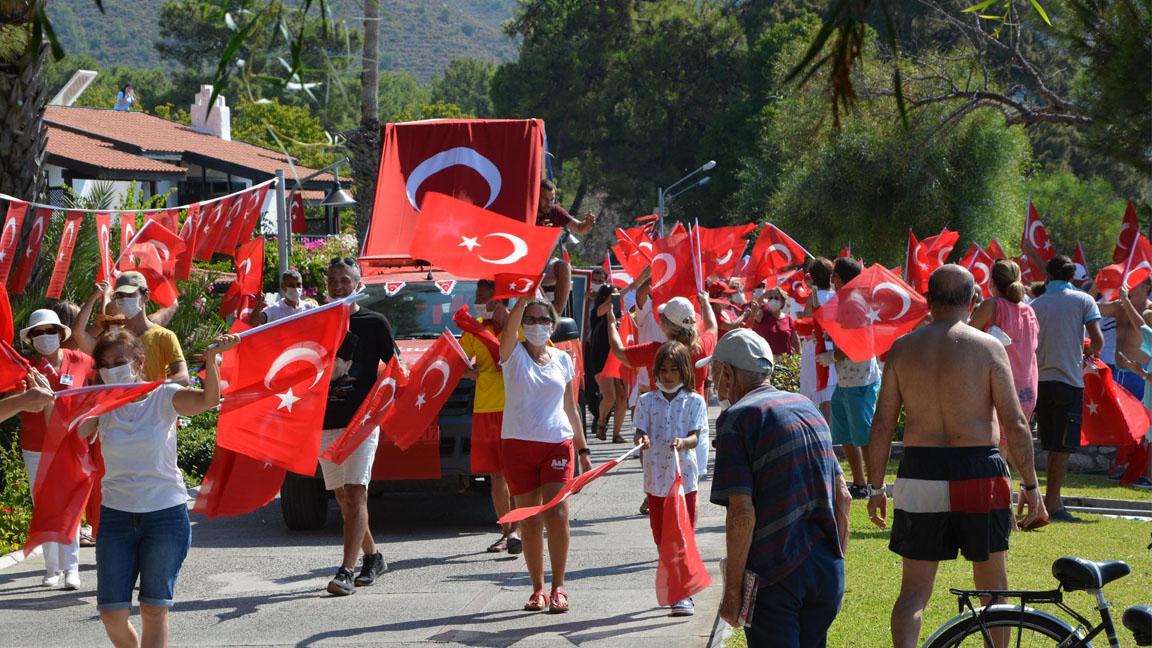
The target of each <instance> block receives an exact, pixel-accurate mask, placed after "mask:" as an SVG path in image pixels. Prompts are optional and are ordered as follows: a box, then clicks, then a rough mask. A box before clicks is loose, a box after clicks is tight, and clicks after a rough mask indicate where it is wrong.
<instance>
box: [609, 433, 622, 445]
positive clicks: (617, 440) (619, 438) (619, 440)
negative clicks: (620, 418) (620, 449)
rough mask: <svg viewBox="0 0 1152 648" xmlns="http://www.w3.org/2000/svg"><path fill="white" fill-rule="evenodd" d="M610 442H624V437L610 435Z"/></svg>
mask: <svg viewBox="0 0 1152 648" xmlns="http://www.w3.org/2000/svg"><path fill="white" fill-rule="evenodd" d="M612 443H624V437H622V436H620V435H619V434H614V435H612Z"/></svg>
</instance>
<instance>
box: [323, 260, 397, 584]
mask: <svg viewBox="0 0 1152 648" xmlns="http://www.w3.org/2000/svg"><path fill="white" fill-rule="evenodd" d="M359 286H360V269H359V267H358V266H357V265H356V262H355V261H354V260H352V259H333V260H332V262H331V264H329V266H328V297H329V298H330V299H340V298H343V297H347V296H348V295H351V294H352V292H353V291H354V290H356V288H357V287H359ZM395 348H396V343H395V342H394V341H393V339H392V327H391V325H389V324H388V319H387V318H386V317H384V316H383V315H381V314H380V313H375V312H372V311H369V310H366V309H363V308H360V306H359V305H358V304H356V303H353V304H352V315H351V317H350V319H349V322H348V333H347V335H345V337H344V342H343V344H341V345H340V349H339V350H338V351H337V353H336V361H335V366H334V367H333V369H332V378H331V382H330V383H329V385H328V406H327V408H326V409H325V410H324V431H323V433H322V436H321V446H320V447H321V450H323V448H326V447H328V446H330V445H331V444H332V442H334V441H335V440H336V439H337V438H338V437H339V436H340V434H341V433H342V432H343V431H344V428H345V427H347V425H348V423H349V421H351V420H352V417H353V416H354V415H355V414H356V410H357V409H358V408H359V407H360V403H362V402H363V401H364V399H365V398H366V397H367V396H368V394H369V392H371V391H372V386H373V385H375V384H376V374H377V370H378V368H379V365H380V363H381V362H384V363H387V362H388V361H389V360H391V359H392V354H393V351H394V350H395ZM379 439H380V430H375V431H374V432H373V433H372V436H370V437H368V438H367V439H365V440H364V443H363V444H361V445H360V447H359V448H357V449H356V451H355V452H353V453H352V454H351V455H350V456H349V457H348V458H347V459H346V460H345V461H344V463H342V464H334V463H332V462H330V461H327V460H325V459H321V460H320V469H321V470H322V471H323V473H324V486H325V488H327V489H328V490H331V491H333V492H334V493H335V494H336V501H337V502H338V503H339V504H340V515H341V516H342V517H343V519H344V561H343V563H342V564H341V565H340V568H339V569H338V570H337V571H336V576H335V577H333V578H332V580H331V581H329V582H328V588H327V589H328V592H329V593H331V594H333V595H336V596H344V595H347V594H351V593H353V592H355V591H356V586H364V585H371V584H372V583H373V582H374V581H375V580H376V577H377V576H379V575H381V574H383V573H384V570H385V569H387V564H386V563H385V562H384V556H383V555H381V554H380V552H379V551H378V550H377V548H376V543H375V541H374V540H373V538H372V530H371V529H370V528H369V527H368V482H369V481H370V480H371V479H372V460H373V459H374V458H375V456H376V445H377V444H378V442H379ZM361 549H363V550H364V564H363V566H362V567H361V569H360V575H359V576H356V577H355V578H353V574H352V570H353V569H354V568H355V567H356V557H357V555H358V554H359V553H360V550H361Z"/></svg>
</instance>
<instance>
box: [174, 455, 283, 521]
mask: <svg viewBox="0 0 1152 648" xmlns="http://www.w3.org/2000/svg"><path fill="white" fill-rule="evenodd" d="M287 472H288V471H286V470H284V469H283V468H281V467H279V466H274V465H272V464H270V463H267V462H265V461H261V460H258V459H253V458H252V457H248V456H245V455H242V454H240V453H239V452H233V451H231V450H229V449H228V448H222V447H220V446H219V445H217V446H216V451H215V453H214V454H213V455H212V464H211V465H210V466H208V473H207V474H206V475H204V481H202V482H200V491H199V494H198V495H197V496H196V502H195V503H194V504H193V505H192V510H193V511H194V512H196V513H203V514H204V515H206V516H208V517H210V518H214V517H219V516H222V515H243V514H245V513H251V512H252V511H255V510H256V509H258V508H261V507H263V506H264V505H265V504H267V503H269V502H271V501H272V500H274V499H276V496H277V495H278V494H280V485H281V484H283V483H284V477H285V476H286V474H287Z"/></svg>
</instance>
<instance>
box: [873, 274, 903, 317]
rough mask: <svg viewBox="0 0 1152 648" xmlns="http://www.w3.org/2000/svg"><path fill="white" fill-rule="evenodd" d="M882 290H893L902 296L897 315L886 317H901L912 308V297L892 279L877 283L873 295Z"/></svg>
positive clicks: (898, 295)
mask: <svg viewBox="0 0 1152 648" xmlns="http://www.w3.org/2000/svg"><path fill="white" fill-rule="evenodd" d="M881 290H888V291H891V292H893V293H895V294H896V296H897V297H899V298H900V312H899V313H896V315H895V316H894V317H890V318H886V319H889V320H897V319H900V318H901V317H903V316H904V314H905V313H907V312H908V309H910V308H912V298H911V297H910V296H909V295H908V293H907V292H905V290H904V289H903V288H901V287H900V286H897V285H896V284H894V283H892V282H891V281H883V282H880V283H878V284H876V287H875V288H873V289H872V296H873V297H875V296H876V293H878V292H880V291H881Z"/></svg>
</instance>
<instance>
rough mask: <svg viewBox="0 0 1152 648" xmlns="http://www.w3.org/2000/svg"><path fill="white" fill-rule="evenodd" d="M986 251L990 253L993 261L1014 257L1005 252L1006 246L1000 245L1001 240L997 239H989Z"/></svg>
mask: <svg viewBox="0 0 1152 648" xmlns="http://www.w3.org/2000/svg"><path fill="white" fill-rule="evenodd" d="M984 251H985V252H987V253H988V256H990V257H992V260H993V261H999V260H1000V259H1011V258H1012V257H1010V256H1008V253H1007V252H1005V251H1004V248H1003V247H1002V246H1001V245H1000V241H997V240H996V239H992V240H991V241H988V247H986V248H984Z"/></svg>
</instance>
